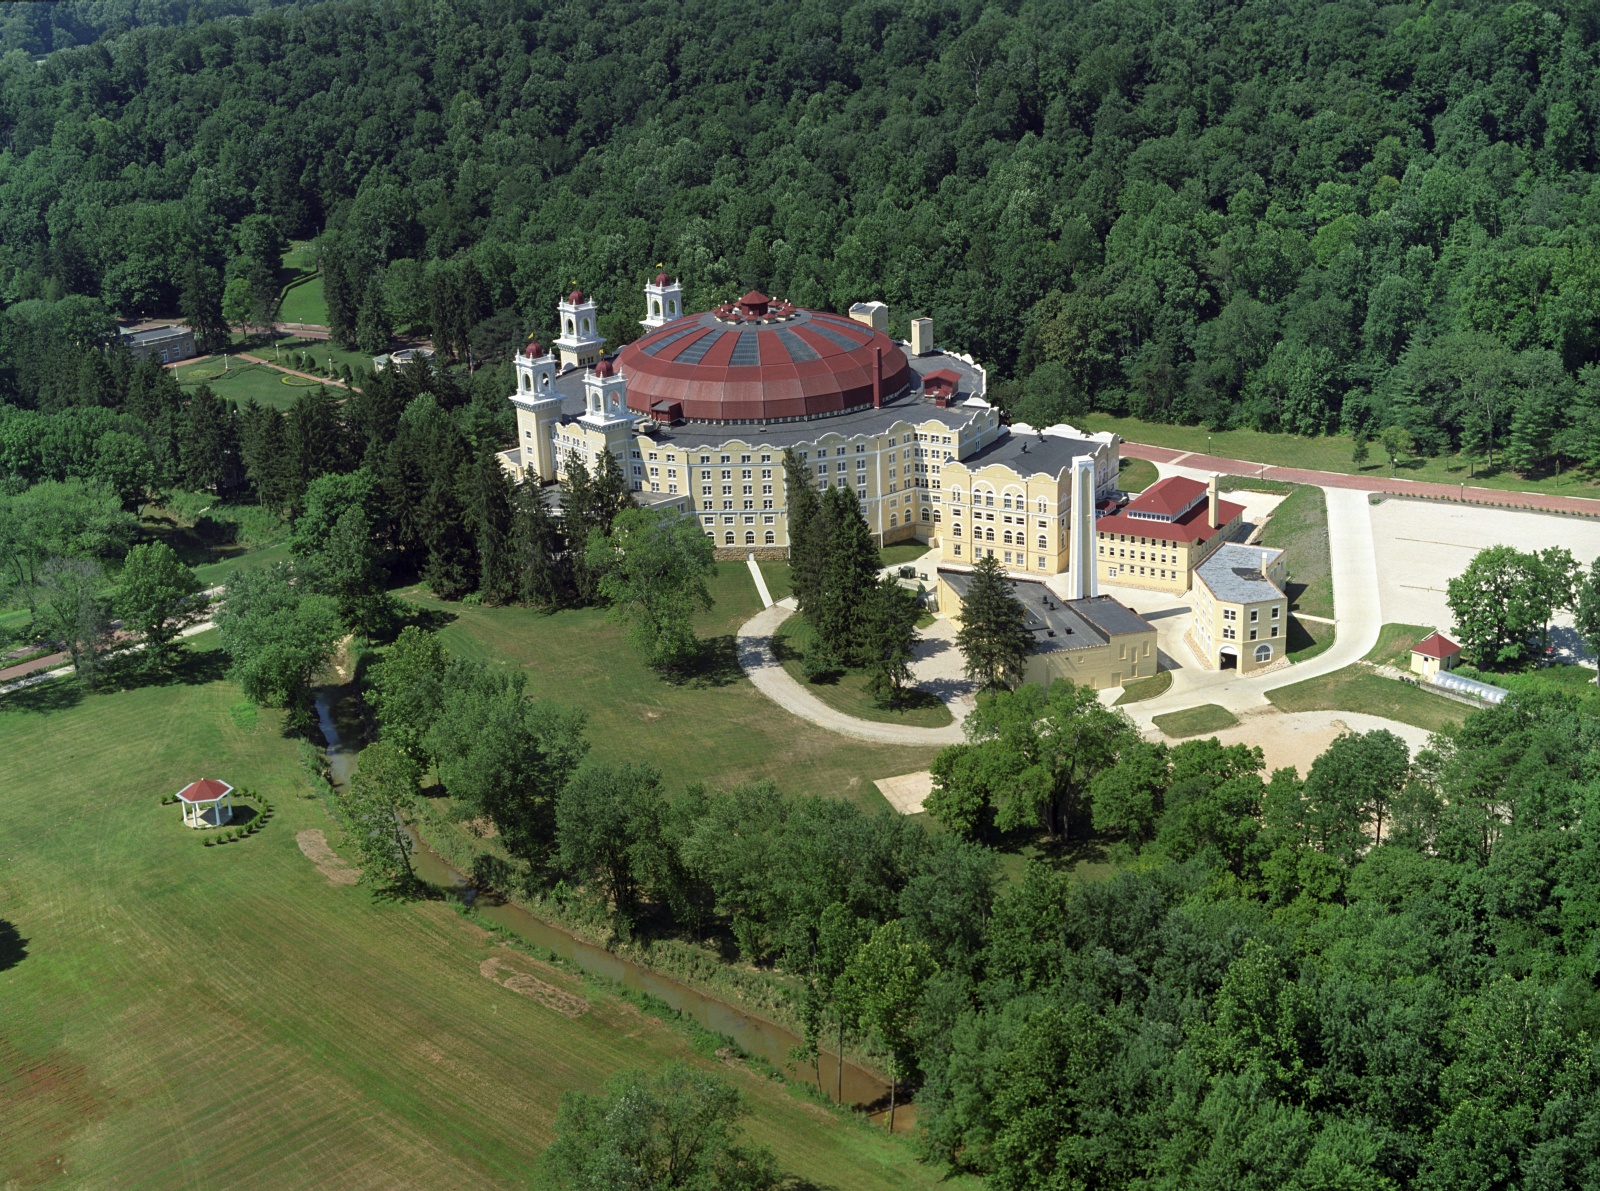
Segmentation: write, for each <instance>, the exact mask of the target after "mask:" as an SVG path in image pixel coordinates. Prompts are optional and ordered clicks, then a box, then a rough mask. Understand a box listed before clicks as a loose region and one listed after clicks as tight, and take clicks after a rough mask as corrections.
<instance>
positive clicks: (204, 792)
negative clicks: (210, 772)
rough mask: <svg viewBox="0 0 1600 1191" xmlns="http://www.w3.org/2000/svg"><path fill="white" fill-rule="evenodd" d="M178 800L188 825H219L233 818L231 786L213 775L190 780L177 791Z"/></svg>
mask: <svg viewBox="0 0 1600 1191" xmlns="http://www.w3.org/2000/svg"><path fill="white" fill-rule="evenodd" d="M178 802H179V803H180V804H182V806H183V821H184V823H186V824H187V825H188V826H190V827H221V826H222V825H223V824H224V823H226V822H228V820H230V819H232V818H233V787H232V786H230V785H228V783H227V782H223V781H218V780H217V779H216V778H214V777H208V778H201V779H200V780H199V781H197V782H190V783H189V784H188V785H187V786H185V787H184V788H183V789H181V790H179V791H178Z"/></svg>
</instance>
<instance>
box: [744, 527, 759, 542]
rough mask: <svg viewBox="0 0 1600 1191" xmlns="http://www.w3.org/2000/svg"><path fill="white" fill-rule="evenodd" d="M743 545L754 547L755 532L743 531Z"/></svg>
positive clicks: (751, 530)
mask: <svg viewBox="0 0 1600 1191" xmlns="http://www.w3.org/2000/svg"><path fill="white" fill-rule="evenodd" d="M744 544H745V545H746V546H754V545H755V544H756V531H755V530H753V529H747V530H745V531H744Z"/></svg>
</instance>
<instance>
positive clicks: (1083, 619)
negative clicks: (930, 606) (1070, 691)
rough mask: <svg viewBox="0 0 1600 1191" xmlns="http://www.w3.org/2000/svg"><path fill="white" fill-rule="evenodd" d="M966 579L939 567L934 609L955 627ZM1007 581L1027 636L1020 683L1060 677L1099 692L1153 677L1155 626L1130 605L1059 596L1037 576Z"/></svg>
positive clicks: (1108, 599) (1156, 660) (961, 573)
mask: <svg viewBox="0 0 1600 1191" xmlns="http://www.w3.org/2000/svg"><path fill="white" fill-rule="evenodd" d="M971 582H972V574H971V572H970V571H964V570H955V569H953V568H947V567H940V568H939V573H938V584H937V587H936V591H937V596H938V600H939V610H940V612H942V613H943V614H944V615H945V616H948V617H949V618H950V619H951V621H953V622H954V623H955V624H956V625H958V626H959V625H960V623H961V606H962V601H963V600H964V599H965V597H966V593H967V588H968V586H969V585H970V584H971ZM1010 582H1011V593H1012V595H1014V596H1016V598H1017V600H1018V601H1019V602H1020V603H1021V604H1022V608H1023V612H1024V617H1025V619H1024V621H1023V623H1024V626H1025V627H1026V628H1027V630H1028V632H1029V633H1031V634H1032V635H1033V652H1032V653H1030V654H1029V655H1028V664H1027V668H1026V669H1025V670H1024V672H1023V678H1024V681H1026V682H1037V683H1042V684H1043V685H1045V686H1049V685H1050V684H1051V683H1052V682H1054V681H1055V680H1056V679H1058V678H1065V679H1068V680H1070V681H1072V682H1075V683H1078V684H1079V685H1080V686H1089V687H1093V688H1094V689H1095V690H1097V691H1100V690H1106V689H1108V688H1111V687H1119V686H1125V685H1126V684H1128V683H1130V682H1133V681H1135V680H1136V679H1140V678H1150V677H1153V676H1154V675H1155V673H1156V670H1157V669H1158V668H1159V665H1160V657H1159V654H1158V652H1157V649H1156V630H1155V626H1154V625H1152V624H1150V622H1149V621H1147V620H1145V619H1144V618H1143V617H1142V616H1140V615H1139V614H1138V613H1137V612H1135V611H1133V609H1131V608H1128V607H1126V606H1124V605H1123V604H1120V603H1118V602H1117V601H1116V600H1114V599H1112V598H1111V597H1110V596H1089V597H1088V598H1086V599H1081V600H1063V599H1061V598H1060V597H1059V596H1057V595H1056V594H1055V593H1054V592H1052V591H1051V590H1050V589H1049V588H1048V587H1047V586H1045V583H1044V581H1043V580H1042V579H1032V578H1013V579H1011V581H1010Z"/></svg>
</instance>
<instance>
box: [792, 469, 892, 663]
mask: <svg viewBox="0 0 1600 1191" xmlns="http://www.w3.org/2000/svg"><path fill="white" fill-rule="evenodd" d="M821 505H822V507H821V514H820V516H819V517H818V524H819V527H820V529H819V537H820V538H821V540H823V541H825V542H826V547H825V550H824V553H823V557H822V583H821V586H820V588H819V590H818V592H817V595H816V598H815V601H814V607H813V609H812V611H811V612H809V613H807V615H806V618H807V619H808V620H809V621H810V622H811V626H812V627H813V628H814V629H815V630H816V634H817V639H818V641H819V642H820V644H821V646H822V649H823V653H824V655H825V656H827V657H828V658H830V659H832V660H833V661H835V662H836V663H845V664H848V663H850V662H853V661H856V660H857V659H859V658H860V656H861V653H862V644H863V638H864V634H863V612H864V607H863V606H864V604H865V602H866V601H867V599H868V595H869V593H870V592H871V590H872V589H873V587H874V586H875V585H876V584H877V581H878V565H879V562H880V561H881V560H880V558H879V555H878V550H877V547H876V545H874V543H873V540H872V531H871V530H870V529H868V528H867V522H866V519H865V518H864V517H862V515H861V506H860V504H859V502H858V501H857V500H856V495H855V493H854V492H852V491H851V490H850V489H848V488H829V489H828V490H827V492H825V493H824V494H823V496H822V502H821Z"/></svg>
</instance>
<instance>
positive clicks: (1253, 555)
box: [1198, 542, 1284, 604]
mask: <svg viewBox="0 0 1600 1191" xmlns="http://www.w3.org/2000/svg"><path fill="white" fill-rule="evenodd" d="M1282 553H1283V551H1282V550H1274V549H1272V548H1271V547H1270V546H1241V545H1240V544H1239V543H1238V542H1225V543H1223V544H1222V545H1221V546H1218V547H1217V548H1216V550H1214V551H1213V552H1212V554H1211V557H1210V558H1208V559H1206V560H1205V561H1204V562H1202V563H1201V564H1200V566H1199V568H1198V571H1199V575H1200V578H1201V579H1203V580H1205V584H1206V586H1207V587H1209V588H1210V589H1211V594H1212V595H1214V596H1216V597H1217V599H1219V600H1222V601H1223V602H1225V603H1229V604H1254V603H1257V602H1259V601H1261V600H1281V599H1283V598H1284V595H1283V591H1282V590H1281V589H1280V588H1279V587H1278V585H1277V584H1276V583H1274V582H1273V581H1272V580H1271V579H1268V578H1267V576H1266V574H1265V573H1264V572H1265V568H1266V567H1267V566H1268V565H1269V564H1270V563H1271V562H1272V561H1273V559H1275V558H1277V557H1278V555H1280V554H1282Z"/></svg>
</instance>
